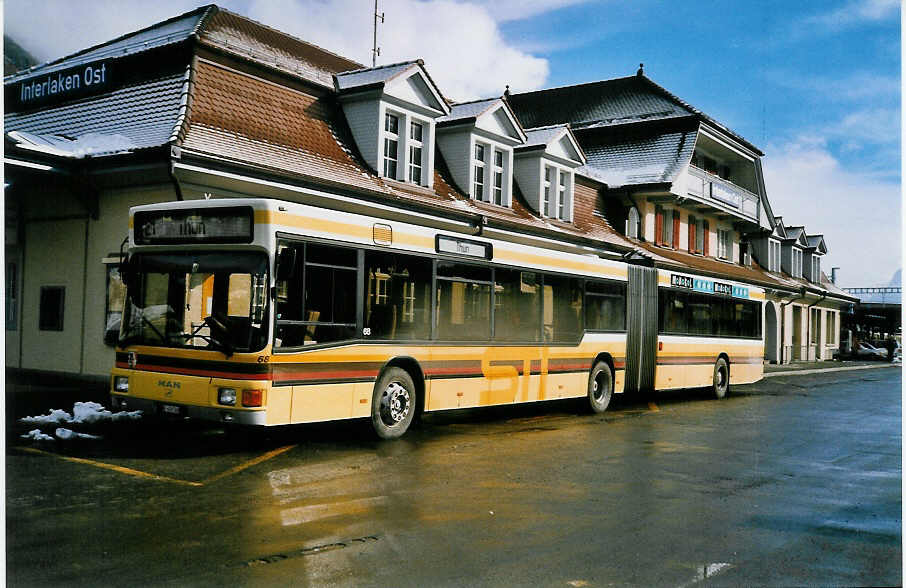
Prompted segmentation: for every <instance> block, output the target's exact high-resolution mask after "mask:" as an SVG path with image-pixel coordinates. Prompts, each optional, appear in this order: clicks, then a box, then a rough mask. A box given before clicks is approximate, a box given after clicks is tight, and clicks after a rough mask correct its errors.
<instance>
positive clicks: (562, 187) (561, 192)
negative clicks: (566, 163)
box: [557, 171, 569, 220]
mask: <svg viewBox="0 0 906 588" xmlns="http://www.w3.org/2000/svg"><path fill="white" fill-rule="evenodd" d="M558 176H559V179H558V181H557V218H559V219H560V220H569V219H568V218H567V216H566V183H567V181H568V180H569V178H567V177H566V174H565V173H564V172H563V171H560V172H559V174H558Z"/></svg>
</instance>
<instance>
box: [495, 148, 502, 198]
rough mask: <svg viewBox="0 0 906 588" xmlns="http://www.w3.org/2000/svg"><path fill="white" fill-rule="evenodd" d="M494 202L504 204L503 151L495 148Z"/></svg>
mask: <svg viewBox="0 0 906 588" xmlns="http://www.w3.org/2000/svg"><path fill="white" fill-rule="evenodd" d="M494 204H497V205H498V206H502V205H503V151H501V150H500V149H494Z"/></svg>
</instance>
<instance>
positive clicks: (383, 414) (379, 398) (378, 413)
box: [371, 367, 416, 439]
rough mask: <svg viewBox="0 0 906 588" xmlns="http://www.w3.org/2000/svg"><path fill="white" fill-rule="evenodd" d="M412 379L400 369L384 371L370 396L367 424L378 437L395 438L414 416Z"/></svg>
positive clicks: (414, 397)
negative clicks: (369, 412)
mask: <svg viewBox="0 0 906 588" xmlns="http://www.w3.org/2000/svg"><path fill="white" fill-rule="evenodd" d="M415 403H416V394H415V383H414V382H413V381H412V376H410V375H409V372H407V371H406V370H404V369H401V368H397V367H392V368H389V369H387V370H386V371H384V373H383V375H382V376H381V377H380V379H379V380H378V381H377V384H375V386H374V394H373V395H372V397H371V425H372V427H374V432H375V433H377V436H378V437H380V438H381V439H398V438H399V437H402V436H403V434H404V433H405V432H406V431H407V430H408V429H409V425H410V424H412V418H413V417H414V416H415V408H416V407H415Z"/></svg>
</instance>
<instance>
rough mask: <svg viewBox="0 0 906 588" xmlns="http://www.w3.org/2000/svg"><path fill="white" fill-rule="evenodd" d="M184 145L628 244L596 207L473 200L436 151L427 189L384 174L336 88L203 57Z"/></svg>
mask: <svg viewBox="0 0 906 588" xmlns="http://www.w3.org/2000/svg"><path fill="white" fill-rule="evenodd" d="M181 146H182V147H183V148H184V149H186V150H189V151H194V152H197V153H200V154H207V155H212V156H216V157H218V158H222V159H225V160H228V161H233V162H235V163H237V164H251V165H254V166H257V167H262V168H266V169H268V170H269V171H271V172H273V173H275V174H278V175H290V176H294V177H300V178H301V179H303V180H305V181H309V182H312V183H316V184H319V185H324V186H333V187H340V188H345V189H352V190H356V191H359V192H367V193H370V194H373V195H375V196H379V197H381V198H383V199H386V200H390V201H397V202H403V203H409V204H416V205H422V206H425V205H426V206H432V207H437V208H440V209H443V210H448V211H457V212H460V213H467V214H473V215H479V214H480V215H484V216H485V217H486V218H488V219H490V220H492V221H499V222H500V223H504V224H507V225H515V226H521V227H523V228H526V229H533V230H536V231H541V232H547V233H549V236H551V237H555V236H556V235H560V236H563V237H571V238H584V239H596V240H599V241H602V242H604V243H609V244H611V245H617V246H622V247H631V244H630V243H629V242H628V241H626V240H625V239H623V238H622V237H621V236H620V235H618V234H617V233H616V232H615V231H614V230H613V229H612V228H610V227H609V225H607V223H606V221H604V219H602V218H600V217H597V216H594V215H586V216H582V217H581V219H577V222H576V223H574V224H573V223H560V222H557V221H551V220H547V219H542V218H538V217H537V216H536V215H534V214H533V213H532V212H531V211H530V210H529V208H528V206H527V205H526V204H525V203H523V202H521V201H519V200H518V199H516V198H514V203H513V206H512V208H504V207H500V206H495V205H493V204H487V203H483V202H475V201H473V200H471V199H469V198H468V197H467V196H465V195H464V194H462V193H461V192H459V190H458V189H457V188H456V187H455V185H454V184H453V182H452V180H451V179H450V177H449V175H448V173H446V166H445V165H444V162H443V158H442V157H441V156H440V154H439V153H437V154H436V159H437V162H436V163H437V165H436V169H435V179H434V188H433V189H431V190H429V189H426V188H422V187H418V186H411V185H407V184H405V183H402V182H396V181H388V180H384V179H382V178H380V177H378V176H377V175H376V173H375V172H374V170H372V169H370V168H369V166H368V165H367V164H365V163H364V161H363V160H362V158H361V157H360V156H359V154H358V151H357V150H356V148H355V142H354V140H353V139H352V136H351V132H350V131H349V129H348V127H347V125H346V122H345V118H344V117H343V113H342V109H341V107H340V106H339V103H338V101H337V98H336V94H334V93H333V92H325V93H324V94H323V95H321V96H313V95H310V94H306V93H303V92H301V91H299V90H295V89H291V88H287V87H284V86H281V85H278V84H274V83H271V82H267V81H264V80H262V79H259V78H255V77H252V76H249V75H246V74H243V73H240V72H237V71H234V70H230V69H227V68H225V67H220V66H218V65H216V64H213V63H210V62H206V61H199V62H198V63H197V65H196V67H195V73H194V87H193V100H192V105H191V108H190V110H189V116H188V118H187V122H186V133H185V139H184V140H183V142H182V144H181ZM577 185H578V184H577ZM584 197H585V196H584V192H583V191H582V189H579V190H578V191H577V196H576V201H577V206H578V207H579V208H582V207H583V206H585V207H587V208H588V209H589V210H591V209H593V207H594V198H595V194H594V190H592V193H591V194H590V195H589V197H590V198H591V201H590V202H589V203H587V204H584ZM580 216H581V215H580Z"/></svg>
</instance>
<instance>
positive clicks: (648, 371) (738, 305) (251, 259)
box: [111, 198, 764, 439]
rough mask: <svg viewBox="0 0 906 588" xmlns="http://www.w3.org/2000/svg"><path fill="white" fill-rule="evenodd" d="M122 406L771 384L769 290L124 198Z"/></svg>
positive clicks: (419, 401)
mask: <svg viewBox="0 0 906 588" xmlns="http://www.w3.org/2000/svg"><path fill="white" fill-rule="evenodd" d="M129 227H130V229H129V248H128V257H127V258H126V260H125V262H124V266H123V269H122V272H121V273H122V275H123V277H124V281H125V283H126V300H125V304H124V310H123V316H122V320H121V327H120V334H119V342H118V346H117V352H116V366H115V368H114V369H113V372H112V376H111V398H112V401H113V405H114V407H116V408H119V409H129V410H136V409H139V410H143V411H145V413H146V414H149V415H173V416H176V417H190V418H199V419H207V420H215V421H220V422H223V423H234V424H244V425H259V426H272V425H286V424H296V423H311V422H319V421H329V420H339V419H352V418H370V419H371V423H372V426H373V428H374V431H375V433H376V434H377V435H378V436H379V437H381V438H385V439H392V438H396V437H399V436H401V435H402V434H403V433H405V432H406V430H407V429H408V428H409V425H410V424H411V422H412V420H413V419H414V418H416V417H418V416H419V415H420V414H421V413H423V412H430V411H440V410H447V409H456V408H467V407H483V406H492V405H501V404H515V403H523V402H536V401H544V400H551V399H560V398H582V397H586V398H587V402H588V406H589V408H590V409H591V410H592V411H595V412H603V411H604V410H606V409H607V407H608V404H609V403H610V400H611V395H612V394H613V393H621V392H623V391H638V390H654V389H668V388H686V387H701V386H712V387H713V389H714V392H715V394H716V395H717V396H718V397H720V396H723V395H724V394H725V393H726V391H727V388H728V386H729V385H730V384H731V383H744V382H752V381H756V380H758V379H760V378H761V376H762V363H761V358H762V357H763V339H762V333H761V324H762V312H763V311H762V304H761V301H763V299H764V292H763V290H760V289H757V288H754V287H751V286H746V285H744V284H737V283H730V282H726V283H722V282H716V281H713V280H710V279H705V278H702V277H700V276H694V275H691V274H681V273H675V272H668V271H665V270H662V269H656V268H653V267H643V266H640V265H632V264H627V263H625V262H624V261H622V259H621V258H620V257H619V256H613V257H608V255H607V254H606V253H604V252H601V251H597V250H593V249H591V248H583V247H580V246H578V245H571V244H566V243H561V242H557V241H554V240H545V239H542V238H539V237H536V236H526V235H520V234H517V233H504V232H502V231H495V232H494V233H493V234H490V231H489V232H488V233H487V234H480V231H476V230H475V229H474V227H473V228H472V230H471V232H470V233H469V232H465V231H463V230H461V231H456V230H452V229H450V230H447V228H449V227H441V228H438V226H437V224H436V223H435V224H434V225H432V224H431V223H429V222H418V221H417V219H416V220H415V221H413V219H412V218H409V219H405V220H400V219H399V215H397V216H394V215H392V214H388V215H386V216H374V215H372V214H370V213H367V211H366V212H350V211H338V210H333V209H329V208H325V207H321V206H313V205H309V204H300V203H291V202H284V201H278V200H273V199H264V198H260V199H259V198H241V199H218V200H204V201H183V202H175V203H167V204H155V205H147V206H138V207H135V208H133V209H131V210H130V217H129Z"/></svg>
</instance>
